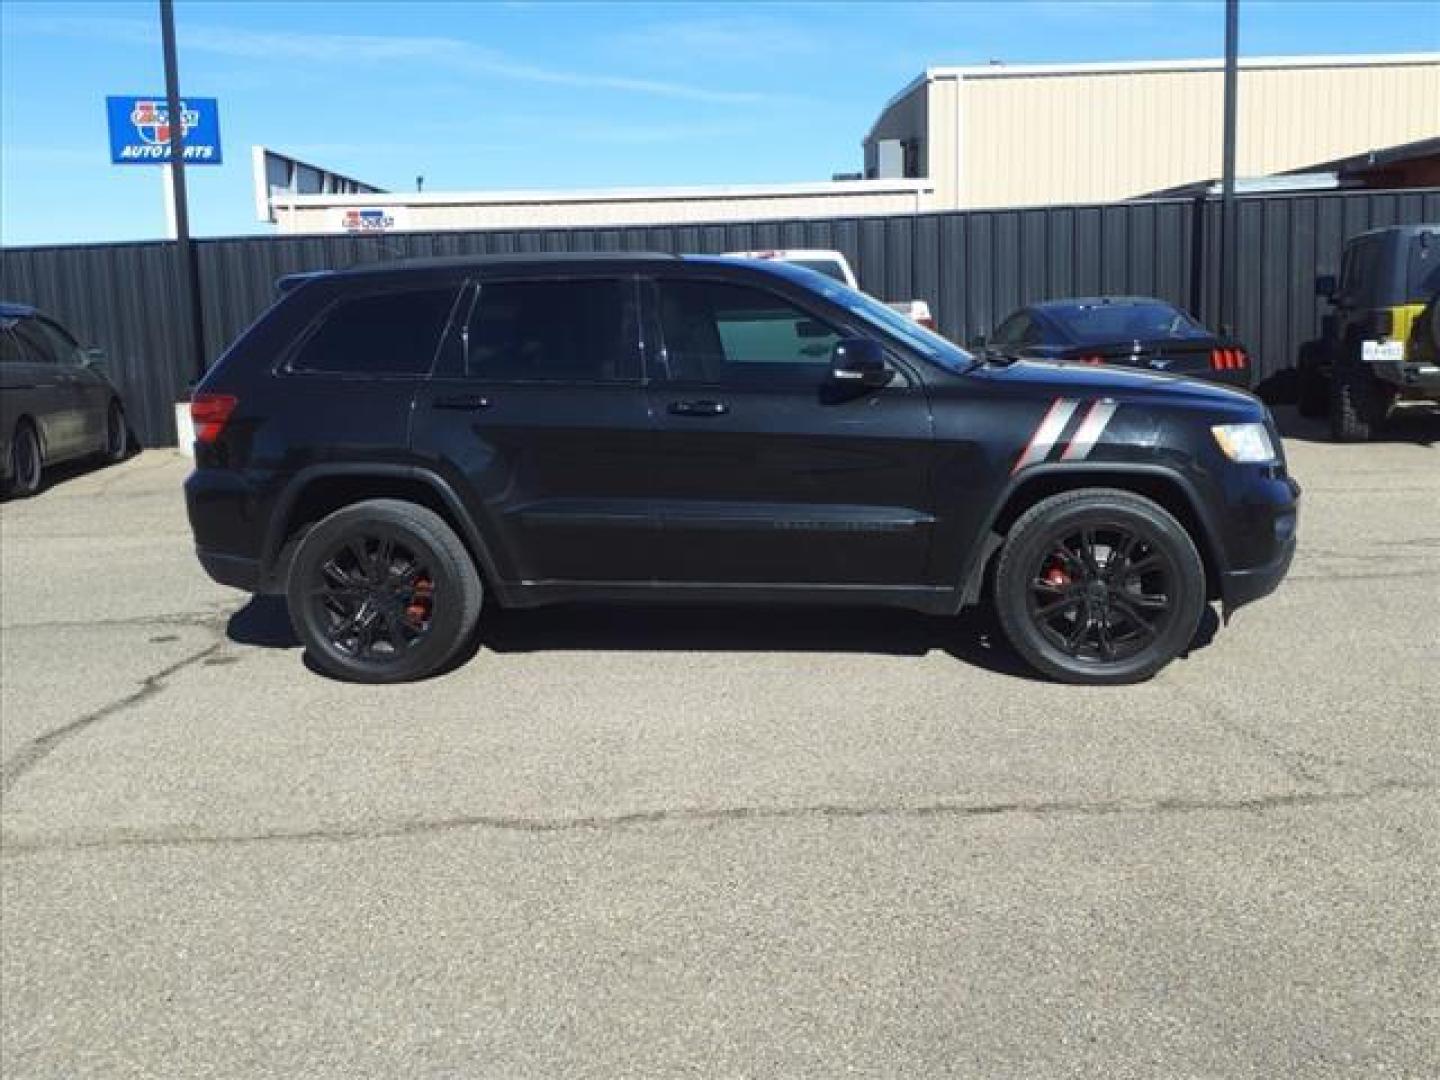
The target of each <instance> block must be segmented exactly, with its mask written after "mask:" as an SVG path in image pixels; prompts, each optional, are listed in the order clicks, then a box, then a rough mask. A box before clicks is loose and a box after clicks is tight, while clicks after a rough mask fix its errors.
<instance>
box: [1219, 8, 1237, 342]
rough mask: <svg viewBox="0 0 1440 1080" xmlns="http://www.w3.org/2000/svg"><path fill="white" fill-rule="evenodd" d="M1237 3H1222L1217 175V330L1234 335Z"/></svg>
mask: <svg viewBox="0 0 1440 1080" xmlns="http://www.w3.org/2000/svg"><path fill="white" fill-rule="evenodd" d="M1239 55H1240V0H1225V133H1224V150H1223V154H1222V160H1223V164H1222V166H1221V173H1220V326H1221V330H1222V332H1224V333H1234V331H1235V314H1236V313H1235V308H1236V289H1235V255H1236V250H1235V249H1236V246H1237V238H1238V232H1237V229H1236V220H1235V113H1236V108H1235V106H1236V91H1237V88H1238V83H1239V78H1238V75H1239Z"/></svg>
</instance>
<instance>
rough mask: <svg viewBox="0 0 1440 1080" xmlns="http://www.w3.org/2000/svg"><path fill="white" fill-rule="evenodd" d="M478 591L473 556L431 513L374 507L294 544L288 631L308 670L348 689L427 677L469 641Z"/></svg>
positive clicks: (394, 505) (357, 507) (335, 517)
mask: <svg viewBox="0 0 1440 1080" xmlns="http://www.w3.org/2000/svg"><path fill="white" fill-rule="evenodd" d="M482 593H483V589H482V587H481V584H480V574H479V572H478V571H477V570H476V568H475V563H474V561H473V560H472V559H471V558H470V553H469V552H468V551H467V550H466V549H465V545H464V544H463V543H461V541H460V538H459V537H458V536H456V535H455V531H454V530H453V529H451V528H450V526H449V525H447V524H446V523H445V521H444V519H443V518H441V517H440V516H439V515H438V514H436V513H435V512H434V511H432V510H429V509H427V508H425V507H423V506H417V505H416V504H415V503H410V502H404V501H402V500H398V499H371V500H368V501H366V502H360V503H355V504H353V505H351V506H347V507H345V508H343V509H341V510H337V511H335V513H333V514H331V515H330V516H329V517H327V518H325V519H324V520H323V521H321V522H320V523H319V524H318V525H316V526H315V527H314V528H312V529H311V530H310V531H309V532H308V533H307V534H306V535H305V538H304V539H303V540H302V541H301V542H300V546H299V548H298V549H297V550H296V552H295V558H294V561H293V562H292V564H291V568H290V580H289V587H288V601H289V607H290V621H291V622H292V623H293V624H294V626H295V632H296V633H297V634H298V635H299V636H300V639H301V641H302V642H303V643H304V645H305V648H306V650H307V652H308V653H309V656H310V659H311V660H312V661H313V662H314V664H315V665H316V666H317V667H318V668H320V669H321V670H323V671H324V672H326V673H327V674H330V675H334V676H336V677H338V678H342V679H348V680H352V681H355V682H368V683H389V682H405V681H407V680H410V679H420V678H424V677H425V676H427V675H432V674H434V673H435V672H436V671H438V670H439V669H440V668H441V667H443V666H444V664H445V663H446V661H448V660H450V659H451V658H452V657H453V656H454V655H455V653H456V652H457V651H458V650H459V649H460V647H461V646H462V645H464V644H465V642H466V641H467V640H468V639H469V637H470V635H471V633H473V632H474V629H475V623H476V620H477V619H478V618H479V616H480V604H481V597H482Z"/></svg>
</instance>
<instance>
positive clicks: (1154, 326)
mask: <svg viewBox="0 0 1440 1080" xmlns="http://www.w3.org/2000/svg"><path fill="white" fill-rule="evenodd" d="M975 346H976V347H977V348H990V349H994V350H995V351H997V352H1002V353H1005V354H1006V355H1008V356H1020V357H1024V358H1026V359H1033V360H1062V361H1069V362H1073V363H1080V364H1118V365H1121V366H1123V367H1138V368H1145V369H1148V370H1151V371H1163V372H1168V373H1170V374H1174V375H1189V376H1192V377H1194V378H1200V379H1210V380H1211V381H1213V382H1219V383H1225V384H1226V385H1228V386H1238V387H1241V388H1243V389H1249V388H1250V377H1251V370H1250V356H1249V354H1248V353H1247V352H1246V351H1245V348H1244V346H1243V345H1240V344H1239V343H1238V342H1234V341H1230V340H1228V339H1226V338H1222V337H1220V336H1219V335H1217V334H1213V333H1211V332H1210V331H1209V330H1207V329H1206V328H1205V327H1204V326H1201V325H1200V323H1198V322H1196V321H1195V320H1194V319H1193V318H1191V317H1190V316H1189V315H1187V314H1185V312H1183V311H1181V310H1180V309H1179V308H1177V307H1175V306H1174V305H1172V304H1167V303H1166V302H1165V301H1164V300H1156V299H1154V298H1153V297H1148V296H1096V297H1076V298H1073V299H1069V300H1046V301H1043V302H1041V303H1036V304H1030V305H1029V306H1027V307H1023V308H1020V309H1019V310H1018V311H1015V312H1012V313H1011V314H1010V315H1008V316H1007V317H1006V318H1005V319H1004V320H1002V321H1001V323H1000V325H999V326H998V327H996V329H995V333H994V334H992V335H991V336H990V337H989V339H988V340H986V339H984V338H981V339H979V340H977V341H976V342H975Z"/></svg>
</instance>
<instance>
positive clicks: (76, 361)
mask: <svg viewBox="0 0 1440 1080" xmlns="http://www.w3.org/2000/svg"><path fill="white" fill-rule="evenodd" d="M35 321H36V323H37V324H38V326H39V328H40V330H41V331H42V332H43V333H44V334H45V336H46V337H47V338H48V339H49V340H50V343H51V348H52V350H53V351H54V353H55V356H56V360H57V362H58V364H59V366H60V379H61V381H62V382H63V383H68V384H69V387H70V389H71V392H72V394H73V396H74V407H75V408H76V409H77V410H78V411H79V417H78V427H79V430H78V432H77V438H78V440H79V443H80V447H81V449H80V450H79V451H78V452H81V453H86V452H89V451H91V450H96V449H102V450H103V449H104V447H105V442H106V426H107V424H108V421H109V409H110V396H111V390H110V384H109V383H108V382H106V381H105V380H104V379H103V378H101V377H100V375H99V374H98V373H97V372H95V371H92V370H91V369H90V368H89V367H87V366H86V364H85V351H84V350H83V349H81V348H80V345H79V343H78V342H77V341H76V340H75V339H74V338H73V337H71V336H70V332H69V331H68V330H66V329H65V328H64V327H62V326H61V325H60V324H59V323H55V322H51V321H50V320H49V319H46V318H43V317H42V318H37V319H36V320H35Z"/></svg>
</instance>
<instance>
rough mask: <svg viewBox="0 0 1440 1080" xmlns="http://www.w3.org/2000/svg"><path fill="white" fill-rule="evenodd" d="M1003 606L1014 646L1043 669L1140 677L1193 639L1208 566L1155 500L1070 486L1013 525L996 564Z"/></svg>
mask: <svg viewBox="0 0 1440 1080" xmlns="http://www.w3.org/2000/svg"><path fill="white" fill-rule="evenodd" d="M1087 539H1088V545H1087V542H1086V541H1087ZM1087 547H1088V556H1087ZM1062 551H1063V552H1064V553H1065V555H1064V556H1063V557H1061V552H1062ZM1102 556H1103V560H1104V561H1103V562H1102V561H1101V557H1102ZM995 609H996V614H997V615H998V617H999V620H1000V626H1001V628H1002V629H1003V630H1004V631H1005V636H1006V637H1007V638H1008V639H1009V640H1010V643H1011V645H1013V646H1014V647H1015V651H1016V652H1018V653H1019V654H1020V655H1021V656H1022V657H1023V658H1024V659H1025V660H1026V661H1027V662H1028V663H1029V664H1030V665H1031V666H1032V667H1033V668H1035V670H1037V671H1038V672H1040V673H1041V674H1042V675H1046V676H1048V677H1049V678H1052V679H1056V680H1058V681H1060V682H1067V683H1080V684H1085V685H1091V686H1118V685H1123V684H1125V683H1134V682H1142V681H1144V680H1145V679H1148V678H1150V677H1151V676H1152V675H1154V674H1155V673H1156V672H1157V671H1159V670H1160V669H1161V668H1163V667H1164V666H1165V665H1166V664H1168V663H1169V662H1170V661H1171V660H1173V659H1174V658H1175V657H1176V656H1178V655H1179V654H1180V653H1181V652H1183V651H1184V650H1185V649H1186V647H1187V646H1189V644H1190V642H1191V641H1192V640H1193V639H1194V637H1195V632H1196V629H1197V628H1198V627H1199V625H1200V617H1201V615H1202V614H1203V613H1204V610H1205V564H1204V562H1203V561H1202V560H1201V558H1200V553H1199V552H1198V551H1197V550H1196V548H1195V542H1194V540H1192V539H1191V537H1190V534H1189V533H1188V532H1186V531H1185V527H1184V526H1183V525H1181V524H1180V523H1179V522H1178V521H1176V520H1175V518H1174V517H1173V516H1171V514H1170V513H1169V512H1168V511H1167V510H1165V509H1164V508H1163V507H1161V506H1160V505H1158V504H1157V503H1154V502H1152V501H1151V500H1149V499H1146V498H1143V497H1141V496H1139V495H1134V494H1131V493H1130V492H1128V491H1120V490H1116V489H1113V488H1086V489H1082V490H1079V491H1068V492H1063V493H1061V494H1059V495H1052V496H1051V497H1050V498H1048V499H1044V500H1042V501H1040V502H1038V503H1036V504H1035V505H1034V506H1032V507H1031V508H1030V509H1029V510H1027V511H1026V512H1025V513H1024V514H1022V515H1021V517H1020V519H1019V520H1018V521H1016V522H1015V524H1014V526H1012V527H1011V529H1010V533H1009V535H1008V536H1007V537H1006V539H1005V544H1004V546H1003V547H1002V548H1001V551H1000V561H999V563H998V564H997V565H996V570H995ZM1047 612H1048V614H1047ZM1071 639H1074V641H1075V645H1074V647H1070V646H1069V645H1068V644H1067V643H1068V642H1069V641H1070V640H1071ZM1107 646H1108V647H1107Z"/></svg>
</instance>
